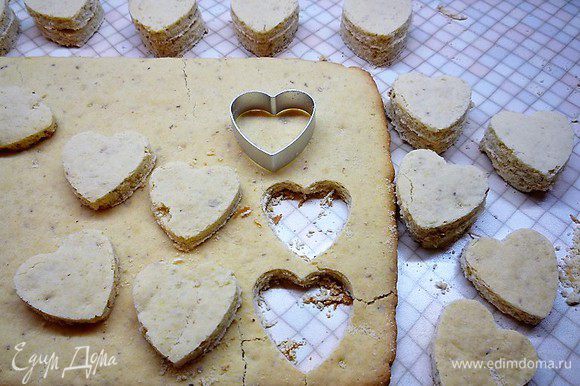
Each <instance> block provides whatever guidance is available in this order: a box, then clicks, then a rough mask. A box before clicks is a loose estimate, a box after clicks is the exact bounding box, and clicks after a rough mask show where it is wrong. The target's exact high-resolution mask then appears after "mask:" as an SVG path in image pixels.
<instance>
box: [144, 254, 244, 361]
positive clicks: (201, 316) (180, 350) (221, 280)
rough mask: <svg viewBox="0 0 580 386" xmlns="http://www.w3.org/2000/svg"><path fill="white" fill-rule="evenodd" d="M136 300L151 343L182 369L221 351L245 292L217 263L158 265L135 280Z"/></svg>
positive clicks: (232, 276)
mask: <svg viewBox="0 0 580 386" xmlns="http://www.w3.org/2000/svg"><path fill="white" fill-rule="evenodd" d="M133 301H134V302H135V308H136V310H137V317H138V319H139V323H140V324H141V326H142V330H143V333H144V334H145V338H146V339H147V341H148V342H149V343H151V345H152V346H153V347H154V348H155V349H156V350H157V351H158V352H159V353H160V354H161V355H162V356H163V357H164V358H166V359H167V360H168V361H170V362H171V363H173V365H174V366H176V367H179V366H182V365H184V364H185V363H186V362H188V361H190V360H192V359H195V358H197V357H199V356H201V355H203V354H205V353H206V352H207V351H209V350H211V349H212V348H214V347H215V346H217V344H218V343H219V341H220V340H221V338H222V337H223V336H224V334H225V332H226V330H227V328H228V327H229V325H230V324H231V323H232V321H233V320H234V317H235V314H236V310H237V309H238V307H239V306H240V303H241V289H240V287H239V286H238V284H237V281H236V278H235V276H234V274H233V273H232V272H230V271H228V270H226V269H223V268H221V267H219V266H217V265H216V264H215V262H213V261H202V262H197V263H196V264H195V265H194V266H186V265H185V264H177V262H176V263H167V262H158V263H153V264H150V265H148V266H147V267H145V269H143V270H142V271H141V272H139V274H138V275H137V277H136V278H135V284H134V285H133Z"/></svg>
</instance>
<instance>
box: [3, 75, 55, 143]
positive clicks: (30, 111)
mask: <svg viewBox="0 0 580 386" xmlns="http://www.w3.org/2000/svg"><path fill="white" fill-rule="evenodd" d="M55 130H56V120H55V119H54V116H53V115H52V111H51V110H50V108H49V107H48V106H47V105H46V104H45V103H44V102H43V101H42V99H41V98H40V97H39V96H38V95H36V94H34V93H32V92H30V91H26V90H24V89H23V88H21V87H18V86H9V87H2V88H0V152H4V151H19V150H24V149H27V148H29V147H31V146H32V145H34V144H36V143H38V141H40V140H42V139H44V138H47V137H50V136H51V135H52V134H53V133H54V131H55Z"/></svg>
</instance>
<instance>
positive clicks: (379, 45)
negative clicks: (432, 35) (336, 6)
mask: <svg viewBox="0 0 580 386" xmlns="http://www.w3.org/2000/svg"><path fill="white" fill-rule="evenodd" d="M411 19H412V6H411V1H410V0H366V1H359V0H346V1H345V2H344V6H343V10H342V20H341V24H340V36H341V37H342V40H343V41H344V42H345V43H346V45H347V46H348V47H349V48H350V49H351V50H352V51H353V52H354V53H355V54H356V55H357V56H359V57H361V58H363V59H365V60H366V61H368V62H370V63H372V64H374V65H376V66H387V65H390V64H391V63H392V62H393V61H394V60H395V59H396V58H397V57H398V55H399V53H400V52H401V51H402V50H403V49H404V48H405V43H406V40H407V39H406V36H407V32H408V30H409V27H410V25H411Z"/></svg>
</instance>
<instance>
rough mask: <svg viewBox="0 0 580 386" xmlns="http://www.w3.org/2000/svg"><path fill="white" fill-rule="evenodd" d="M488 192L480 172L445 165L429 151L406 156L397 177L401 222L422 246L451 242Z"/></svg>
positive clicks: (469, 168) (462, 166) (483, 204)
mask: <svg viewBox="0 0 580 386" xmlns="http://www.w3.org/2000/svg"><path fill="white" fill-rule="evenodd" d="M488 190H489V187H488V184H487V176H486V174H485V173H484V172H483V170H481V169H479V168H477V167H475V166H471V165H454V164H448V163H446V162H445V160H444V159H443V158H441V157H440V156H438V155H437V153H435V152H434V151H431V150H413V151H412V152H410V153H408V154H407V155H406V156H405V158H403V161H402V162H401V166H400V168H399V174H398V175H397V198H398V202H399V207H400V209H401V215H402V217H403V221H404V222H405V224H406V225H407V229H409V232H410V233H411V236H413V238H414V239H415V240H417V242H419V243H420V244H421V245H422V246H423V247H426V248H438V247H442V246H445V245H448V244H450V243H452V242H453V241H455V240H457V239H458V238H459V237H461V235H462V234H463V233H464V232H465V231H466V230H467V229H468V228H469V227H470V226H471V225H472V224H473V223H474V222H475V219H476V218H477V216H478V215H479V213H480V212H481V211H482V210H483V207H484V206H485V198H486V196H487V191H488Z"/></svg>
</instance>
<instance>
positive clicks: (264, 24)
mask: <svg viewBox="0 0 580 386" xmlns="http://www.w3.org/2000/svg"><path fill="white" fill-rule="evenodd" d="M231 16H232V21H233V23H234V28H235V31H236V35H237V36H238V40H239V41H240V43H241V44H242V46H244V48H245V49H247V50H248V51H250V52H251V53H253V54H255V55H256V56H274V55H276V54H277V53H279V52H280V51H282V50H284V49H285V48H286V47H288V45H289V44H290V42H291V41H292V39H293V38H294V35H295V34H296V30H297V29H298V18H299V6H298V1H297V0H283V1H281V0H232V3H231Z"/></svg>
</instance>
